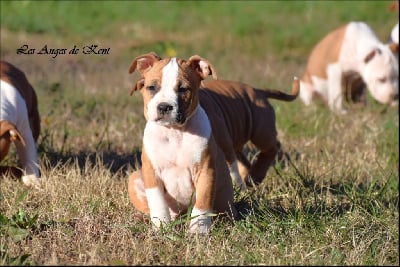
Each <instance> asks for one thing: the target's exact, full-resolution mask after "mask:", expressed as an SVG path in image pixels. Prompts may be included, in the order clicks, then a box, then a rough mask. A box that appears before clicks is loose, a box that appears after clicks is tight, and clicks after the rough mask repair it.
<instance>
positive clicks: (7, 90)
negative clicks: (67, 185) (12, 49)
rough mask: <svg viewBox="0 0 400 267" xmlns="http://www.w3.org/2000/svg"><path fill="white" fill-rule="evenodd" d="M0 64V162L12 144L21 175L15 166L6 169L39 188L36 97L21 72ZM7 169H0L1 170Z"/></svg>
mask: <svg viewBox="0 0 400 267" xmlns="http://www.w3.org/2000/svg"><path fill="white" fill-rule="evenodd" d="M0 64H1V65H0V66H1V73H0V75H1V76H0V79H1V90H0V94H1V97H0V104H1V105H0V111H1V112H0V161H2V160H3V159H4V158H5V156H6V155H7V154H8V151H9V148H10V145H11V143H14V144H15V147H16V150H17V154H18V157H19V160H20V162H21V165H22V173H18V171H16V169H15V167H11V168H9V169H11V172H14V173H18V174H22V181H23V182H24V184H26V185H28V186H39V182H40V178H39V177H40V174H39V167H38V158H37V151H36V141H37V139H38V137H39V133H40V116H39V112H38V101H37V96H36V93H35V91H34V89H33V87H32V85H31V84H30V83H29V82H28V80H27V78H26V76H25V74H24V73H23V72H22V71H21V70H19V69H18V68H17V67H15V66H13V65H12V64H10V63H8V62H6V61H1V62H0ZM6 169H7V168H5V167H2V170H3V171H5V170H6Z"/></svg>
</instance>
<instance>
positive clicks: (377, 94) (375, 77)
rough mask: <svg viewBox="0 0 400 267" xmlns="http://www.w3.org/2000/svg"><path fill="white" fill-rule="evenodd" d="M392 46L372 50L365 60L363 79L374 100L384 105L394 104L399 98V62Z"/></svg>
mask: <svg viewBox="0 0 400 267" xmlns="http://www.w3.org/2000/svg"><path fill="white" fill-rule="evenodd" d="M391 49H392V47H391V46H390V45H382V46H380V47H379V48H375V49H373V50H371V51H370V52H369V53H368V54H367V55H366V56H365V58H364V62H363V64H364V71H363V72H362V76H363V79H364V81H365V83H366V84H367V87H368V89H369V91H370V92H371V95H372V96H373V98H375V99H376V100H377V101H378V102H380V103H382V104H394V103H395V102H396V101H397V99H398V96H399V67H398V60H397V58H396V57H395V55H394V53H393V52H392V50H391Z"/></svg>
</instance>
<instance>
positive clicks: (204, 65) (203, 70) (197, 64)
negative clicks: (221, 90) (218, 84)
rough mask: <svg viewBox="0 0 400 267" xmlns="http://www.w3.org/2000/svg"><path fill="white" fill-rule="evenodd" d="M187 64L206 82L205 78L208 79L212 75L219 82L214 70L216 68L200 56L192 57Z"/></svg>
mask: <svg viewBox="0 0 400 267" xmlns="http://www.w3.org/2000/svg"><path fill="white" fill-rule="evenodd" d="M187 64H188V65H189V66H190V67H191V68H192V69H193V70H194V71H196V72H197V73H198V74H199V75H200V77H201V78H202V79H203V80H204V79H205V78H207V76H208V75H212V77H213V79H214V80H217V79H218V77H217V73H216V71H215V70H214V67H213V66H212V65H211V64H210V63H209V62H208V61H207V60H205V59H204V58H202V57H200V56H198V55H194V56H191V57H190V58H189V59H188V61H187Z"/></svg>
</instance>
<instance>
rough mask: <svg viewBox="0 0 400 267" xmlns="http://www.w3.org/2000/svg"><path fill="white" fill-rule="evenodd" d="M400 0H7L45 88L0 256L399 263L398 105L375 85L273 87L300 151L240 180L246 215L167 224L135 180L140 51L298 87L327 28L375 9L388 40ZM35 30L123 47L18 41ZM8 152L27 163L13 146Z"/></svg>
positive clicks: (290, 146) (3, 260) (12, 44)
mask: <svg viewBox="0 0 400 267" xmlns="http://www.w3.org/2000/svg"><path fill="white" fill-rule="evenodd" d="M389 3H390V1H347V2H346V1H287V2H280V1H245V2H241V1H231V2H227V1H218V2H217V1H196V2H192V1H184V2H175V1H147V2H141V1H132V2H130V1H112V2H107V1H104V2H103V1H96V2H91V1H83V2H82V3H78V2H74V1H57V2H56V1H54V2H50V1H41V2H34V1H1V46H0V48H1V50H0V53H1V58H2V59H6V60H9V61H10V62H12V63H14V64H15V65H17V66H18V67H20V68H21V69H23V70H24V71H25V73H26V74H27V76H28V78H29V80H30V81H31V83H32V84H33V86H34V87H35V89H36V92H37V94H38V97H39V111H40V114H41V118H42V132H41V135H40V137H39V142H38V152H39V157H40V165H41V171H42V176H43V187H42V189H40V190H28V189H27V188H25V187H24V186H23V185H22V183H21V182H20V181H15V180H12V179H10V178H7V177H2V178H1V189H0V202H1V205H0V244H1V245H0V264H1V265H80V264H82V265H161V264H162V265H167V264H168V265H178V264H179V265H398V264H399V253H398V247H399V242H398V240H399V236H398V220H399V216H398V204H399V203H398V202H399V194H398V193H399V191H398V188H399V184H398V181H399V176H398V162H399V151H398V146H399V144H398V139H399V130H398V129H399V124H398V121H399V118H398V108H397V107H391V108H385V107H383V106H381V105H379V104H377V103H375V102H374V101H373V100H372V99H371V97H370V96H369V99H368V105H367V106H366V107H358V106H353V105H350V106H349V109H350V113H349V114H348V115H347V116H338V115H335V114H332V113H331V112H329V111H328V110H327V109H326V107H324V106H322V105H321V104H316V105H313V106H311V107H305V106H304V105H303V104H302V102H301V101H300V100H296V101H295V102H292V103H284V102H279V101H276V100H271V104H272V105H273V106H274V108H275V112H276V117H277V128H278V135H279V139H280V141H281V143H282V147H283V150H284V152H285V153H286V155H287V156H288V157H289V158H287V157H285V158H283V159H282V161H281V162H278V163H277V164H275V165H274V166H273V168H271V169H270V170H269V171H268V173H267V177H266V179H265V180H264V181H263V183H262V184H261V185H260V186H259V187H257V188H256V190H249V191H248V192H245V193H239V192H236V194H235V206H236V207H237V208H238V210H240V212H241V214H242V218H241V219H240V220H238V221H236V222H234V223H228V222H226V221H224V220H222V219H221V218H216V219H215V220H214V225H213V228H212V233H211V235H210V236H207V237H204V236H203V237H202V236H191V235H188V234H186V232H185V229H186V219H187V218H186V217H183V218H182V219H181V220H178V221H176V222H173V223H171V225H169V226H167V227H166V229H164V230H163V231H162V232H160V233H158V232H155V231H154V230H153V229H152V228H151V227H150V225H149V223H148V222H146V221H142V220H141V219H140V218H141V216H140V214H139V213H138V212H137V211H135V210H134V208H133V207H132V205H131V204H130V202H129V199H128V196H127V177H128V175H129V173H130V172H131V171H132V170H133V169H135V168H136V167H137V164H138V162H137V159H138V155H139V154H140V149H141V142H142V134H143V127H144V124H145V121H144V118H143V104H142V100H141V97H140V95H139V94H134V95H133V96H129V90H130V88H131V86H132V84H133V81H134V80H135V78H136V77H137V76H135V75H129V74H128V67H129V64H130V63H131V60H132V59H133V58H134V57H135V56H137V55H140V54H142V53H146V52H149V51H156V52H157V53H159V54H160V55H162V56H168V55H174V54H177V55H178V56H179V57H182V58H187V57H189V56H191V55H193V54H199V55H201V56H203V57H205V58H207V59H208V60H210V62H211V63H212V64H213V65H214V67H215V69H216V70H217V73H218V76H219V78H221V79H230V80H237V81H244V82H246V83H250V84H252V85H254V86H257V87H260V88H263V87H272V88H278V89H282V90H285V91H289V89H290V88H289V87H290V84H291V80H292V77H293V76H301V74H302V71H303V68H304V65H305V62H306V59H307V56H308V54H309V52H310V50H311V48H312V46H313V45H314V44H315V43H316V42H317V41H318V40H319V39H320V38H321V37H322V36H323V35H324V34H326V32H328V31H329V30H331V29H333V28H335V27H337V26H339V25H342V24H344V23H346V22H348V21H350V20H364V21H366V22H368V24H369V25H370V26H371V27H372V28H373V29H374V30H375V31H376V33H377V35H378V37H379V38H380V39H381V40H386V38H387V35H388V34H389V32H390V30H391V28H392V26H393V25H394V24H395V22H397V20H398V16H397V15H398V14H395V13H390V12H389V11H388V8H387V6H388V4H389ZM10 14H12V15H10ZM23 44H28V45H29V47H31V48H36V49H39V50H40V49H41V48H42V47H43V46H44V45H48V46H49V47H54V48H72V47H73V46H74V45H77V47H82V46H85V45H90V44H97V45H99V46H101V47H106V48H108V47H110V48H111V50H110V51H111V52H110V54H108V55H84V54H82V53H78V54H77V55H58V56H57V57H56V58H52V57H51V56H50V55H37V54H35V55H17V54H16V50H17V49H18V48H19V47H21V46H22V45H23ZM255 153H256V151H253V150H251V149H249V156H253V155H254V154H255ZM1 164H2V165H3V164H17V159H16V157H15V151H14V150H13V151H12V153H11V154H10V155H9V156H8V157H7V158H6V160H5V161H4V162H2V163H1Z"/></svg>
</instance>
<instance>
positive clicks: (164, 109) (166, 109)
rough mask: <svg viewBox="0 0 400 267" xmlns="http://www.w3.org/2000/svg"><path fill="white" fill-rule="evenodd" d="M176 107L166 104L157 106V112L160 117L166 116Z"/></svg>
mask: <svg viewBox="0 0 400 267" xmlns="http://www.w3.org/2000/svg"><path fill="white" fill-rule="evenodd" d="M173 108H174V107H173V106H171V105H170V104H168V103H166V102H162V103H160V104H158V105H157V112H158V114H159V115H166V114H168V113H170V112H171V110H172V109H173Z"/></svg>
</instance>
